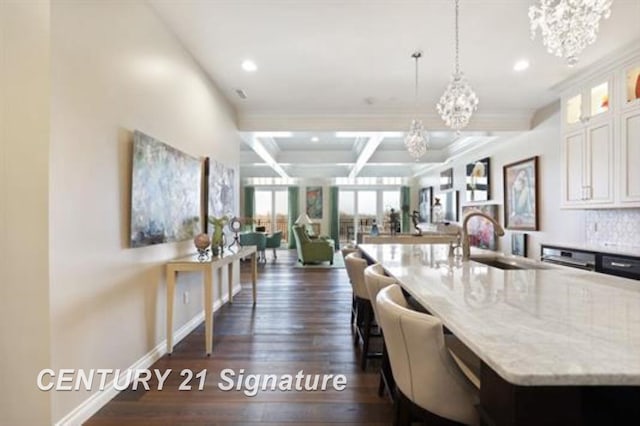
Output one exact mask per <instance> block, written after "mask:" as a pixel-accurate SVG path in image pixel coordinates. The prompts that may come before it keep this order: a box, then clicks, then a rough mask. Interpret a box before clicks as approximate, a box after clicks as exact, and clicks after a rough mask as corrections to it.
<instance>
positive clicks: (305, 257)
mask: <svg viewBox="0 0 640 426" xmlns="http://www.w3.org/2000/svg"><path fill="white" fill-rule="evenodd" d="M293 237H294V238H295V239H296V249H297V250H298V261H300V262H302V264H303V265H306V264H307V263H313V262H329V263H330V264H331V265H333V252H334V242H333V240H331V239H317V240H312V239H311V238H309V236H308V235H307V232H306V230H305V229H304V226H300V225H294V226H293Z"/></svg>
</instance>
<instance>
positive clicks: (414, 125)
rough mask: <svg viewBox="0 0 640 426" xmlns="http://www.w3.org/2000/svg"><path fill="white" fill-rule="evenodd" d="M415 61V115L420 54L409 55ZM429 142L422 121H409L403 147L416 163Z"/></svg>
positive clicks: (425, 150)
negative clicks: (409, 124)
mask: <svg viewBox="0 0 640 426" xmlns="http://www.w3.org/2000/svg"><path fill="white" fill-rule="evenodd" d="M411 57H412V58H413V59H415V61H416V82H415V100H414V102H415V108H416V113H417V109H418V59H420V58H421V57H422V53H421V52H414V54H413V55H411ZM428 142H429V135H428V134H427V133H425V131H424V126H423V125H422V121H421V120H418V119H417V118H416V119H413V120H411V126H410V127H409V133H408V134H407V136H406V137H405V138H404V145H405V147H407V151H409V155H410V156H411V157H412V158H414V159H415V160H416V161H418V160H420V158H422V156H424V155H425V154H426V153H427V143H428Z"/></svg>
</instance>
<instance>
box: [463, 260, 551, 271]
mask: <svg viewBox="0 0 640 426" xmlns="http://www.w3.org/2000/svg"><path fill="white" fill-rule="evenodd" d="M471 260H473V261H474V262H478V263H482V264H483V265H487V266H491V267H494V268H498V269H504V270H513V269H549V267H547V266H545V265H540V264H536V263H533V262H520V261H517V260H513V259H508V258H504V259H503V258H498V257H471Z"/></svg>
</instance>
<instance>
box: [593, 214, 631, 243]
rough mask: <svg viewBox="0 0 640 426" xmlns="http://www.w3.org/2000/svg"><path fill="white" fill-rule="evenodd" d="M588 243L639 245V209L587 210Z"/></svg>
mask: <svg viewBox="0 0 640 426" xmlns="http://www.w3.org/2000/svg"><path fill="white" fill-rule="evenodd" d="M586 225H587V235H586V237H587V243H588V244H616V245H622V246H638V247H640V209H617V210H588V211H587V217H586Z"/></svg>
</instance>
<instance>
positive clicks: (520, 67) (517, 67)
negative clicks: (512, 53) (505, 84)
mask: <svg viewBox="0 0 640 426" xmlns="http://www.w3.org/2000/svg"><path fill="white" fill-rule="evenodd" d="M527 68H529V61H527V60H526V59H521V60H519V61H518V62H516V63H515V64H514V65H513V70H514V71H524V70H526V69H527Z"/></svg>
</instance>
